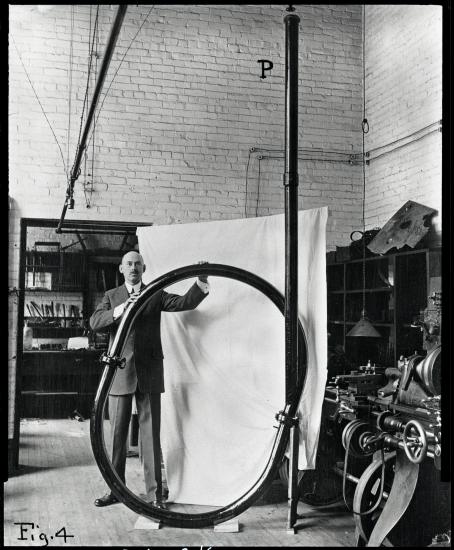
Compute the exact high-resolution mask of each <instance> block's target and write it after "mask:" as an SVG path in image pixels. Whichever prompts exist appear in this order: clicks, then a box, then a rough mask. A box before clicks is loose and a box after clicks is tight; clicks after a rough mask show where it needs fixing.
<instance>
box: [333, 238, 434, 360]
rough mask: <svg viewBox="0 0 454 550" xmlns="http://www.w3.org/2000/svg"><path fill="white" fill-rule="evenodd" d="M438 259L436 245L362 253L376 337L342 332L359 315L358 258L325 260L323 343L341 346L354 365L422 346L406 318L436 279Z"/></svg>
mask: <svg viewBox="0 0 454 550" xmlns="http://www.w3.org/2000/svg"><path fill="white" fill-rule="evenodd" d="M440 258H441V249H440V248H437V249H427V248H424V249H412V250H405V251H402V252H394V253H391V254H385V255H382V256H379V255H373V256H368V257H366V259H365V268H366V277H365V278H366V288H365V302H366V311H367V315H368V317H369V320H370V321H371V323H372V324H373V326H374V327H375V328H376V329H377V330H378V332H380V334H381V338H352V337H349V336H347V333H348V331H349V330H350V329H351V328H352V327H353V326H354V325H355V323H356V322H357V321H358V320H359V318H360V314H361V309H362V294H363V289H362V270H363V259H362V258H359V259H351V260H345V261H342V262H332V261H331V262H327V289H328V332H329V333H330V334H331V336H330V337H329V346H330V347H334V346H336V345H340V346H342V347H343V349H344V350H345V353H346V356H347V357H348V358H349V360H350V361H351V362H352V363H354V364H356V365H358V366H359V365H365V364H367V361H368V360H371V362H372V363H376V364H379V365H383V366H395V365H396V364H397V360H398V359H399V357H400V356H401V355H404V356H409V355H412V354H413V353H414V352H415V351H416V350H418V351H423V341H422V332H421V331H420V329H418V328H415V327H412V326H411V323H412V319H413V317H414V316H416V315H418V314H419V313H420V311H422V310H423V309H425V308H426V307H427V306H428V296H429V294H430V293H431V292H432V291H433V290H436V289H437V288H436V287H437V286H439V284H440V282H441V261H440ZM438 290H440V288H438Z"/></svg>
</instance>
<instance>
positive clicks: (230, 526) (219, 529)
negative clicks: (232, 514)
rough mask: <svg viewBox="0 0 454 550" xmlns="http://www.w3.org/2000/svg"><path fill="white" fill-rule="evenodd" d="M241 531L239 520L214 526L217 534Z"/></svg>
mask: <svg viewBox="0 0 454 550" xmlns="http://www.w3.org/2000/svg"><path fill="white" fill-rule="evenodd" d="M239 530H240V523H239V521H238V520H237V519H231V520H229V521H224V522H223V523H219V524H218V525H215V526H214V532H215V533H238V532H239Z"/></svg>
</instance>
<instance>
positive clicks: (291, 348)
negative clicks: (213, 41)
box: [284, 13, 300, 402]
mask: <svg viewBox="0 0 454 550" xmlns="http://www.w3.org/2000/svg"><path fill="white" fill-rule="evenodd" d="M299 22H300V18H299V17H298V16H297V15H296V14H294V13H289V14H288V15H286V16H285V17H284V24H285V172H284V188H285V387H286V398H287V402H289V401H291V400H292V399H291V398H292V395H293V394H294V392H295V389H296V377H297V372H298V31H299Z"/></svg>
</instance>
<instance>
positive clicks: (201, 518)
mask: <svg viewBox="0 0 454 550" xmlns="http://www.w3.org/2000/svg"><path fill="white" fill-rule="evenodd" d="M199 275H209V276H215V277H225V278H228V279H234V280H237V281H240V282H243V283H245V284H247V285H249V286H252V287H253V288H255V289H257V290H258V291H260V292H262V293H263V294H264V295H265V296H266V297H267V298H269V299H270V300H271V301H272V302H273V303H274V305H275V306H276V307H277V308H278V309H279V310H280V311H281V313H282V314H284V311H285V309H284V306H285V300H284V297H283V295H282V294H281V293H280V292H279V291H278V290H277V289H276V288H275V287H274V286H272V285H271V284H270V283H268V282H267V281H265V280H264V279H262V278H260V277H258V276H257V275H254V274H253V273H250V272H249V271H245V270H244V269H239V268H237V267H233V266H229V265H224V264H209V263H206V264H198V265H191V266H185V267H181V268H179V269H175V270H173V271H169V272H168V273H166V274H164V275H162V276H161V277H158V278H157V279H155V280H154V281H152V282H151V283H149V284H148V285H147V287H146V288H145V289H144V290H143V291H142V293H141V294H140V296H139V297H138V298H137V300H136V301H135V302H134V303H133V304H131V306H130V307H129V308H128V309H127V310H126V312H125V314H124V316H123V317H122V320H121V322H120V325H119V327H118V329H117V333H116V335H115V338H114V341H113V343H112V346H111V348H110V350H109V353H110V354H111V355H115V356H116V355H121V352H122V349H123V346H124V344H125V342H126V339H127V337H128V334H129V332H130V330H131V327H132V326H133V323H134V321H135V319H136V317H137V316H138V315H139V314H140V312H141V310H142V309H143V308H144V307H145V305H146V303H147V302H148V299H149V298H150V297H151V296H152V295H153V294H155V293H156V292H159V291H160V290H163V289H164V288H166V287H167V286H170V285H172V284H174V283H177V282H179V281H182V280H185V279H189V278H191V277H197V276H199ZM298 348H299V361H298V363H299V364H298V372H297V373H293V372H286V378H285V379H286V405H285V408H284V413H285V414H286V415H288V416H294V415H295V414H296V411H297V408H298V404H299V401H300V398H301V395H302V392H303V387H304V382H305V378H306V367H307V344H306V336H305V334H304V330H303V327H302V325H301V323H300V322H298ZM115 370H116V369H113V368H110V367H106V368H105V369H104V371H103V374H102V377H101V381H100V383H99V386H98V391H97V393H96V397H95V402H94V406H93V410H92V413H91V420H90V438H91V445H92V449H93V454H94V456H95V459H96V462H97V464H98V467H99V469H100V471H101V474H102V476H103V477H104V479H105V481H106V483H107V485H108V486H109V488H110V489H111V491H112V493H113V494H114V495H115V496H116V497H117V498H118V499H119V500H120V501H121V502H123V503H124V504H125V505H126V506H128V508H130V509H131V510H133V511H134V512H136V513H138V514H140V515H143V516H147V517H150V518H152V519H155V520H157V521H162V522H163V523H165V524H166V525H170V526H172V527H183V528H201V527H210V526H212V525H216V524H218V523H222V522H224V521H227V520H229V519H232V518H234V517H235V516H237V515H238V514H241V513H242V512H243V511H244V510H246V509H247V508H248V507H249V506H250V505H251V504H253V502H255V501H256V500H257V499H258V498H260V496H261V495H262V494H263V493H264V492H265V491H266V489H267V488H268V487H269V486H270V485H271V483H272V481H273V480H274V479H275V477H276V474H277V472H278V470H279V467H280V465H281V463H282V460H283V459H284V454H285V451H286V449H287V445H288V440H289V433H290V426H288V425H287V424H286V423H280V424H279V427H278V430H277V433H276V437H275V440H274V444H273V448H272V452H271V455H270V458H269V460H268V463H267V465H266V467H265V469H264V470H263V472H262V473H261V474H260V476H259V477H258V479H257V480H256V482H255V483H254V484H253V486H252V487H251V488H250V489H249V490H248V491H247V492H246V493H245V494H244V495H242V496H241V497H240V498H238V499H237V500H236V501H234V502H232V503H231V504H228V505H226V506H223V507H222V508H219V509H218V510H214V511H211V512H204V513H201V514H183V513H181V512H172V511H171V510H166V509H164V508H157V507H155V506H153V505H152V504H150V503H147V502H145V501H143V500H141V499H140V498H138V497H137V496H136V495H135V494H134V493H133V492H132V491H130V490H129V489H128V488H127V487H126V485H125V484H124V483H123V482H122V481H121V479H120V478H119V477H118V475H117V473H116V472H115V470H114V468H113V466H112V463H111V461H110V460H109V458H108V455H107V451H106V446H105V442H104V434H103V418H104V407H105V403H106V400H107V397H108V393H109V390H110V386H111V384H112V381H113V378H114V375H115Z"/></svg>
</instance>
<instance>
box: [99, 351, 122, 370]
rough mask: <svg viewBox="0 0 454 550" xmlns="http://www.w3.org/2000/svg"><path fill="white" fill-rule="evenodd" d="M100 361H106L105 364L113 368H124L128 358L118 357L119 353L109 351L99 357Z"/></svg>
mask: <svg viewBox="0 0 454 550" xmlns="http://www.w3.org/2000/svg"><path fill="white" fill-rule="evenodd" d="M99 362H100V363H104V365H105V366H107V367H111V368H114V369H116V368H118V369H124V368H125V363H126V358H125V357H122V358H121V357H118V356H117V355H109V354H108V353H103V354H102V355H101V357H100V358H99Z"/></svg>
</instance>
